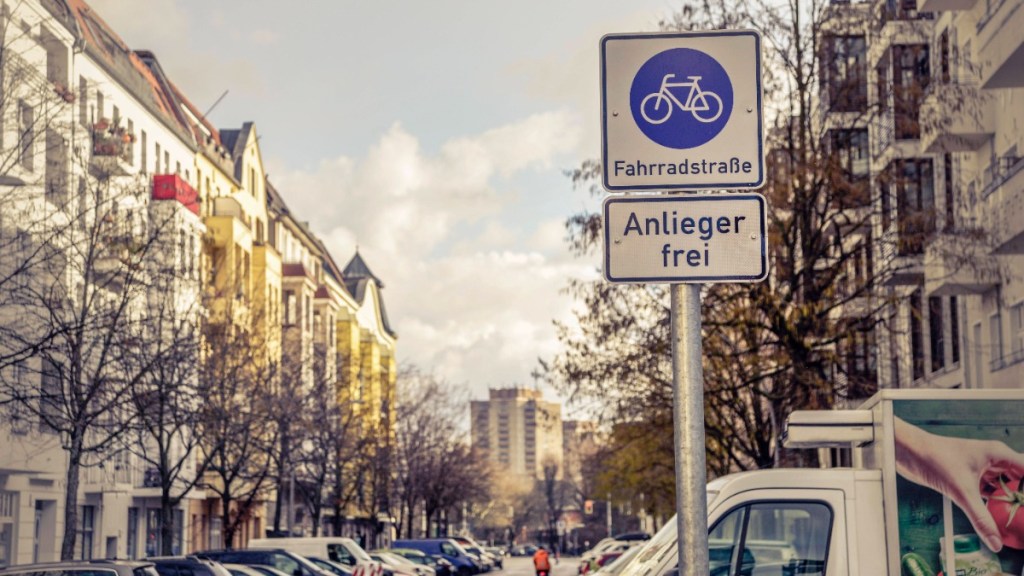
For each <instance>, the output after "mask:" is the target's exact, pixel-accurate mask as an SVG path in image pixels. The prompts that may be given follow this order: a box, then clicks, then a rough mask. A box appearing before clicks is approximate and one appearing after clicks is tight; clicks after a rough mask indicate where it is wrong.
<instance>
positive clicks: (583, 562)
mask: <svg viewBox="0 0 1024 576" xmlns="http://www.w3.org/2000/svg"><path fill="white" fill-rule="evenodd" d="M642 542H643V541H642V540H637V541H634V542H620V541H619V540H614V539H612V538H605V539H604V540H601V541H600V542H598V543H597V545H596V546H594V547H593V548H591V549H590V550H587V551H586V552H584V553H583V555H582V556H580V564H579V566H578V567H577V569H576V572H577V573H578V574H586V573H587V572H589V571H591V570H592V569H594V565H593V564H592V563H593V562H594V561H596V560H597V559H598V558H600V557H601V556H602V555H604V554H612V553H616V552H618V553H622V552H625V551H626V550H629V549H630V548H631V547H633V545H634V544H640V543H642Z"/></svg>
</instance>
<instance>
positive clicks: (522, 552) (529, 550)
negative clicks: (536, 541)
mask: <svg viewBox="0 0 1024 576" xmlns="http://www.w3.org/2000/svg"><path fill="white" fill-rule="evenodd" d="M536 553H537V547H536V546H535V545H533V544H520V545H519V546H513V547H512V555H513V556H533V555H534V554H536Z"/></svg>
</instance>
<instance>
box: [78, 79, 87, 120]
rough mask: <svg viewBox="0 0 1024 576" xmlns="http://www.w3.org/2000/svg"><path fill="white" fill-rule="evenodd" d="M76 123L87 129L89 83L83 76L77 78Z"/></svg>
mask: <svg viewBox="0 0 1024 576" xmlns="http://www.w3.org/2000/svg"><path fill="white" fill-rule="evenodd" d="M78 122H79V124H81V125H82V126H85V127H86V128H88V127H89V81H88V80H86V79H85V76H79V77H78Z"/></svg>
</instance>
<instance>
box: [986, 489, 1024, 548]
mask: <svg viewBox="0 0 1024 576" xmlns="http://www.w3.org/2000/svg"><path fill="white" fill-rule="evenodd" d="M990 490H991V491H990V492H989V491H986V492H989V493H988V494H987V496H988V502H987V503H986V506H987V507H988V511H989V513H991V514H992V518H993V519H994V520H995V521H996V525H997V526H999V536H1000V537H1001V538H1002V539H1003V545H1004V546H1009V547H1010V548H1016V549H1017V550H1024V511H1022V510H1021V506H1024V478H1019V477H1011V476H1007V475H1006V474H1000V475H999V484H998V485H992V486H991V488H990Z"/></svg>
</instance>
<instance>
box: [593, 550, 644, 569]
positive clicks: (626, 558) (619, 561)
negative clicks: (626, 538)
mask: <svg viewBox="0 0 1024 576" xmlns="http://www.w3.org/2000/svg"><path fill="white" fill-rule="evenodd" d="M640 548H641V547H640V546H634V547H632V548H630V549H629V550H626V551H625V552H623V553H622V556H619V557H618V558H616V559H615V560H614V561H612V562H611V563H610V564H608V565H607V566H604V567H602V568H601V569H600V570H599V571H598V572H599V573H600V574H602V575H603V576H618V574H619V573H621V572H622V570H623V569H625V568H626V566H627V565H628V564H629V563H630V562H631V561H632V560H633V558H636V555H637V553H638V552H640Z"/></svg>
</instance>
